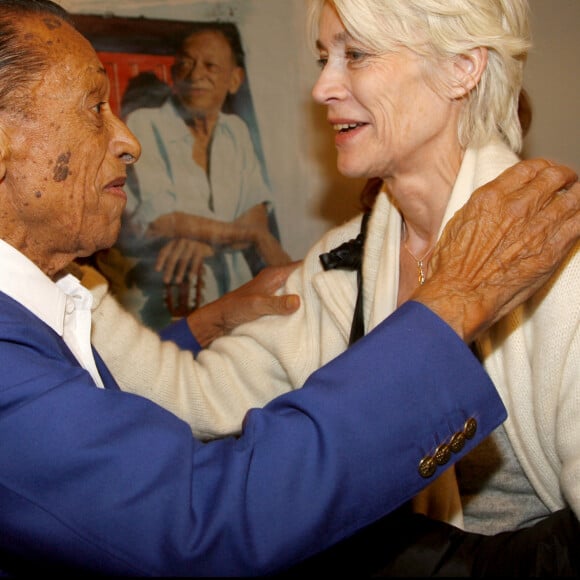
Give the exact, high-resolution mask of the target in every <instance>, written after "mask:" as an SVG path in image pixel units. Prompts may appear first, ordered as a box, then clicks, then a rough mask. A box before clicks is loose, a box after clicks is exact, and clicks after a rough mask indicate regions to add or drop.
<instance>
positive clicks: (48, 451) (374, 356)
mask: <svg viewBox="0 0 580 580" xmlns="http://www.w3.org/2000/svg"><path fill="white" fill-rule="evenodd" d="M5 311H6V310H5V309H4V311H3V310H2V309H0V365H1V366H2V369H3V374H2V379H1V380H0V385H1V388H0V440H1V441H2V445H1V446H0V529H1V530H2V533H1V534H0V554H3V553H4V554H9V555H10V557H11V559H12V561H14V560H16V561H18V559H19V558H21V559H22V560H24V561H26V562H28V563H30V562H38V563H39V564H42V565H43V566H44V567H46V566H49V565H52V566H56V567H58V566H62V567H63V568H64V567H68V568H72V569H75V570H76V569H78V570H81V571H83V570H87V569H89V570H92V571H96V572H100V573H103V574H109V575H142V576H145V575H153V576H181V575H187V576H215V575H220V576H244V575H255V574H269V573H275V572H277V571H280V570H283V569H284V568H286V567H288V566H291V565H293V564H294V563H296V562H298V561H300V560H302V559H304V558H306V557H308V556H310V555H312V554H313V553H315V552H317V551H319V550H323V549H325V548H327V547H328V546H331V545H333V544H334V543H336V542H338V541H340V540H341V539H343V538H345V537H347V536H349V535H351V534H353V533H355V532H356V531H358V530H360V529H361V528H363V527H364V526H366V525H367V524H369V523H371V522H373V521H375V520H377V519H379V518H381V517H382V516H383V515H385V514H387V513H389V512H391V511H392V510H394V509H395V508H396V507H397V506H399V505H401V503H403V502H405V501H406V500H407V499H409V498H410V497H412V496H413V495H415V494H416V493H417V492H418V491H419V490H420V489H422V488H423V487H424V486H425V485H427V484H428V483H429V482H430V481H431V480H432V478H433V477H434V476H436V475H437V473H439V472H440V470H441V469H444V468H445V466H443V467H440V468H438V469H437V470H435V473H434V475H432V476H431V477H430V478H429V477H427V478H426V477H423V476H422V475H421V474H420V470H419V464H420V463H421V460H422V459H424V458H425V457H433V454H434V451H435V449H436V448H438V447H439V446H440V445H441V444H444V443H445V442H450V441H451V440H452V439H453V437H454V436H457V434H461V433H464V432H465V425H466V422H467V423H469V420H475V421H476V422H477V425H478V428H477V429H476V430H475V432H474V430H473V429H470V430H469V437H472V438H467V439H465V445H464V446H463V447H457V448H456V449H455V451H454V452H453V453H451V456H450V461H449V463H448V464H446V465H451V464H452V463H453V462H454V461H456V460H457V459H459V458H461V457H462V456H463V455H464V454H465V453H467V452H468V451H469V450H470V449H472V448H473V447H474V446H475V445H477V444H478V443H479V442H480V441H481V440H482V439H483V438H484V437H485V436H486V435H488V434H489V433H490V431H491V430H492V429H494V428H495V427H496V426H497V425H498V424H499V423H501V422H502V421H503V420H504V419H505V416H506V415H505V409H504V407H503V405H502V403H501V401H500V399H499V397H498V395H497V393H496V391H495V389H494V387H493V385H492V383H491V382H490V380H489V378H488V376H487V375H486V374H485V372H484V371H483V369H482V367H481V365H480V364H479V363H478V361H477V360H476V359H475V357H474V356H473V355H472V353H471V351H470V350H469V349H468V348H467V346H466V345H465V344H463V342H461V341H460V340H459V338H458V337H457V335H456V334H455V333H454V332H453V331H452V330H451V329H450V328H449V327H448V326H447V325H446V324H445V323H443V322H442V321H441V320H440V319H439V318H437V317H436V316H435V315H434V314H433V313H432V312H430V311H429V310H428V309H426V308H425V307H423V306H422V305H420V304H417V303H408V304H407V305H405V306H403V307H402V308H401V309H399V310H398V311H397V312H396V313H395V314H394V315H393V316H391V317H390V318H389V319H387V320H386V321H385V322H383V323H382V324H381V325H379V326H378V327H377V328H376V329H375V330H374V331H373V332H371V333H369V334H368V335H367V336H365V337H364V338H363V339H361V340H360V341H359V342H357V343H356V344H355V345H354V346H353V347H352V348H351V349H349V350H348V351H347V352H345V353H344V354H343V355H341V356H340V357H338V358H337V359H336V360H335V361H333V362H331V363H330V364H328V365H326V366H325V367H323V368H321V369H320V370H318V371H317V372H315V373H314V374H313V375H312V376H311V377H310V378H309V380H308V381H307V383H306V384H305V386H304V388H303V389H299V390H297V391H293V392H290V393H288V394H286V395H283V396H281V397H279V398H277V399H275V400H273V401H272V402H271V403H269V404H268V405H267V406H266V407H264V408H263V409H254V410H252V411H250V412H249V413H248V415H247V418H246V421H245V425H244V430H243V433H242V435H241V436H240V437H237V438H234V437H230V438H225V439H222V440H217V441H213V442H211V443H207V444H204V443H201V442H199V441H197V440H195V439H194V438H192V436H191V431H190V429H189V427H188V425H187V424H186V423H184V422H182V421H180V420H179V419H177V418H176V417H175V416H173V415H172V414H170V413H169V412H167V411H165V410H163V409H161V408H160V407H158V406H156V405H155V404H153V403H152V402H150V401H148V400H146V399H144V398H141V397H138V396H134V395H131V394H128V393H124V392H122V391H120V390H117V389H115V388H114V386H113V388H109V389H98V388H95V386H94V385H93V384H92V383H91V380H90V378H89V376H88V374H87V373H86V372H85V371H84V370H83V369H81V368H79V367H78V365H76V364H74V359H73V357H72V355H70V353H69V354H68V355H67V354H66V353H65V352H64V350H66V349H63V348H62V347H59V346H58V343H59V340H60V339H59V338H58V337H56V335H54V333H51V332H50V331H48V329H46V328H44V327H43V325H41V324H38V323H37V324H36V326H34V325H33V326H31V324H30V322H31V321H30V320H25V319H24V317H20V319H18V320H12V321H10V320H5V322H6V324H4V323H3V321H2V319H3V317H6V315H5V314H3V312H5ZM59 349H60V351H59ZM472 426H473V425H472ZM0 560H1V559H0ZM1 567H2V562H1V561H0V568H1Z"/></svg>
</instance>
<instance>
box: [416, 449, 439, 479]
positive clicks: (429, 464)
mask: <svg viewBox="0 0 580 580" xmlns="http://www.w3.org/2000/svg"><path fill="white" fill-rule="evenodd" d="M436 469H437V464H436V463H435V460H434V459H433V458H432V457H430V456H429V455H427V456H426V457H423V459H421V461H420V463H419V474H420V475H421V477H424V478H425V479H427V478H428V477H431V476H432V475H433V474H434V473H435V470H436Z"/></svg>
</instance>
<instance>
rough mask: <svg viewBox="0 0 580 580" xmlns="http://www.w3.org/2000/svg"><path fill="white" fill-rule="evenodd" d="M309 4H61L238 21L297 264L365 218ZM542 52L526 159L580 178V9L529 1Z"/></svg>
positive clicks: (93, 10)
mask: <svg viewBox="0 0 580 580" xmlns="http://www.w3.org/2000/svg"><path fill="white" fill-rule="evenodd" d="M304 2H305V0H205V1H198V0H165V1H163V0H61V4H62V5H63V6H64V7H65V8H67V9H68V10H70V11H71V12H80V13H86V14H105V13H112V14H115V15H116V16H145V17H148V18H168V19H171V20H177V19H182V20H196V19H209V18H216V17H221V18H230V17H233V19H235V21H236V22H237V24H238V26H239V28H240V31H241V34H242V39H243V41H244V47H245V49H246V53H247V67H248V76H249V78H250V84H251V91H252V96H253V99H254V105H255V107H256V113H257V116H258V124H259V131H260V134H261V137H262V142H263V145H264V149H265V155H266V162H267V165H268V170H269V172H270V177H271V181H272V185H273V189H274V202H275V207H276V213H277V215H278V221H279V224H280V231H281V237H282V242H283V244H284V246H285V247H286V249H287V251H288V252H289V253H290V254H291V255H292V256H293V257H294V258H301V257H302V256H303V255H304V253H305V252H306V250H307V249H308V248H309V247H310V246H311V245H312V243H313V242H314V241H316V239H318V237H319V236H320V235H321V234H322V233H323V232H324V231H326V230H327V229H328V228H329V227H330V226H332V225H334V224H338V223H341V222H342V221H344V220H345V219H347V218H348V217H350V216H352V215H354V213H355V212H356V211H357V200H358V193H359V191H360V188H361V187H362V184H363V182H362V181H353V180H346V179H344V178H343V177H341V176H340V175H339V174H338V173H337V171H336V168H335V154H334V147H333V141H332V139H333V138H332V135H331V131H330V129H329V127H328V125H327V123H326V120H325V112H324V110H322V108H321V107H319V106H317V105H315V104H314V103H313V102H312V99H311V98H310V89H311V87H312V85H313V83H314V81H315V79H316V76H317V73H318V69H317V68H316V66H315V59H314V56H313V55H311V54H310V52H309V51H308V49H307V46H306V41H305V36H304V33H305V31H304ZM530 5H531V7H532V15H533V21H532V26H533V30H534V39H535V48H534V49H533V51H532V53H531V54H530V57H529V61H528V65H527V73H526V79H525V86H526V89H527V90H528V92H529V94H530V97H531V101H532V105H533V121H532V127H531V130H530V133H529V135H528V137H527V139H526V145H525V151H524V154H525V155H526V156H533V157H535V156H541V155H542V156H547V157H551V158H554V159H556V160H558V161H562V162H565V163H567V164H569V165H571V166H573V167H574V168H576V169H577V170H580V115H579V108H578V102H579V95H580V74H579V72H580V67H579V64H578V63H579V60H580V38H579V25H580V0H530Z"/></svg>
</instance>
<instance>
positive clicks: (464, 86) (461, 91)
mask: <svg viewBox="0 0 580 580" xmlns="http://www.w3.org/2000/svg"><path fill="white" fill-rule="evenodd" d="M487 55H488V52H487V48H485V47H481V46H480V47H477V48H472V49H471V50H470V51H469V52H467V53H466V54H461V55H459V56H457V57H456V58H455V59H454V61H453V79H454V80H453V85H452V87H451V90H452V97H453V98H454V99H461V98H462V97H464V96H465V95H467V94H469V93H470V92H471V91H472V90H473V89H474V88H475V87H476V86H477V85H478V83H479V81H480V79H481V76H482V75H483V73H484V71H485V67H486V66H487Z"/></svg>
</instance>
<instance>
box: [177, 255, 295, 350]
mask: <svg viewBox="0 0 580 580" xmlns="http://www.w3.org/2000/svg"><path fill="white" fill-rule="evenodd" d="M299 265H300V262H299V261H298V262H292V263H291V264H287V265H285V266H275V267H274V266H271V267H267V268H264V269H263V270H262V271H261V272H260V273H259V274H258V275H257V276H256V277H255V278H252V280H250V281H249V282H246V283H245V284H244V285H243V286H240V287H239V288H237V289H235V290H232V291H231V292H228V293H227V294H224V295H223V296H222V297H220V298H218V299H217V300H214V301H213V302H210V303H209V304H206V305H205V306H202V307H201V308H198V309H196V310H194V311H193V312H192V313H191V314H190V315H189V316H188V317H187V322H188V325H189V328H190V330H191V332H192V333H193V335H194V336H195V338H196V339H197V341H198V342H199V343H200V345H201V346H203V347H206V346H208V345H209V344H210V343H211V342H213V341H214V340H215V339H216V338H218V337H220V336H224V335H225V334H228V333H229V332H231V331H232V330H233V329H234V328H236V326H239V325H240V324H243V323H244V322H251V321H252V320H255V319H257V318H260V317H262V316H266V315H268V314H281V315H288V314H292V313H293V312H296V310H298V307H299V306H300V297H299V296H298V295H296V294H281V295H276V294H275V292H276V291H277V290H279V289H280V288H281V287H282V286H283V285H284V283H285V282H286V279H287V278H288V276H289V275H290V274H291V273H292V272H293V271H294V270H295V269H296V268H297V267H298V266H299Z"/></svg>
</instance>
